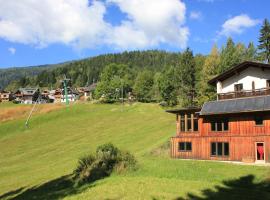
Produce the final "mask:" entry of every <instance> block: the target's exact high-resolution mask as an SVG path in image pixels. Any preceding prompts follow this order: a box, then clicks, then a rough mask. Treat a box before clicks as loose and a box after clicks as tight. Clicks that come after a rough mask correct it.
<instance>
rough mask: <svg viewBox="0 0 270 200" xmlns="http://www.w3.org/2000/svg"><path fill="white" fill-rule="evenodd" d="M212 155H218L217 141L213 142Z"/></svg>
mask: <svg viewBox="0 0 270 200" xmlns="http://www.w3.org/2000/svg"><path fill="white" fill-rule="evenodd" d="M211 155H212V156H215V155H217V148H216V143H211Z"/></svg>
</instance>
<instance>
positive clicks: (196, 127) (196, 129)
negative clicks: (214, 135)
mask: <svg viewBox="0 0 270 200" xmlns="http://www.w3.org/2000/svg"><path fill="white" fill-rule="evenodd" d="M194 131H198V119H197V118H195V119H194Z"/></svg>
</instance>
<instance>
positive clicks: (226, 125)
mask: <svg viewBox="0 0 270 200" xmlns="http://www.w3.org/2000/svg"><path fill="white" fill-rule="evenodd" d="M223 130H224V131H228V130H229V122H228V120H224V123H223Z"/></svg>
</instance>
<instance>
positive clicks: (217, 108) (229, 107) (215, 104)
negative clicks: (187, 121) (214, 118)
mask: <svg viewBox="0 0 270 200" xmlns="http://www.w3.org/2000/svg"><path fill="white" fill-rule="evenodd" d="M256 111H270V96H269V95H268V96H257V97H250V98H241V99H230V100H222V101H210V102H207V103H205V104H204V105H203V107H202V110H201V112H200V115H215V114H229V113H241V112H256Z"/></svg>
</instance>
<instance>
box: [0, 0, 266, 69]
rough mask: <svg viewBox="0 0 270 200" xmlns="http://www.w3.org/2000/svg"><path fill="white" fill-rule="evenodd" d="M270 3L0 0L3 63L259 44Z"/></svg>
mask: <svg viewBox="0 0 270 200" xmlns="http://www.w3.org/2000/svg"><path fill="white" fill-rule="evenodd" d="M269 8H270V1H269V0H259V1H254V0H182V1H180V0H103V1H94V0H93V1H88V0H65V1H60V0H43V1H34V2H29V1H27V0H20V1H16V0H9V1H5V0H0V68H5V67H13V66H33V65H41V64H52V63H59V62H64V61H69V60H76V59H81V58H85V57H90V56H95V55H100V54H105V53H113V52H122V51H125V50H127V51H129V50H147V49H162V50H167V51H183V50H184V49H185V48H186V47H190V48H191V49H192V50H193V51H194V53H202V54H207V53H209V51H210V49H211V47H212V46H213V44H214V43H217V44H218V46H219V47H221V45H222V44H224V43H225V42H226V38H227V37H229V36H230V37H232V38H233V40H234V41H235V42H243V43H245V44H247V43H248V42H250V41H253V42H254V43H255V44H257V40H258V36H259V29H260V27H261V22H262V20H263V19H264V18H268V19H269V20H270V14H269V13H270V12H269Z"/></svg>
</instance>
